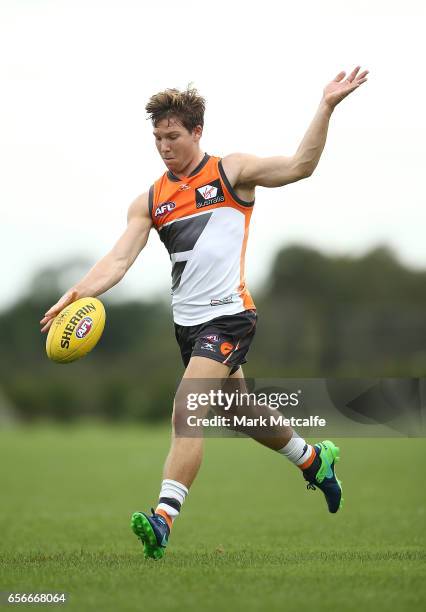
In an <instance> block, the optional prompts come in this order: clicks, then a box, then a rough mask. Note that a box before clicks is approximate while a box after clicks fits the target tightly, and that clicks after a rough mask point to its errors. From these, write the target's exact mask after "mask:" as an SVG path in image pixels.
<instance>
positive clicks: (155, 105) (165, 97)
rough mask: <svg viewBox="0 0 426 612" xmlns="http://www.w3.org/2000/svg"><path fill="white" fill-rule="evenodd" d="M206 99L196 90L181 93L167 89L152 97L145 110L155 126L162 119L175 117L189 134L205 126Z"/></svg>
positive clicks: (190, 89) (188, 89)
mask: <svg viewBox="0 0 426 612" xmlns="http://www.w3.org/2000/svg"><path fill="white" fill-rule="evenodd" d="M205 108H206V101H205V99H204V98H203V97H202V96H200V95H199V94H198V91H197V90H196V89H194V88H189V86H188V88H187V89H185V91H179V89H165V90H164V91H160V92H159V93H157V94H155V95H153V96H151V97H150V99H149V101H148V104H147V105H146V106H145V110H146V112H147V113H148V115H149V116H148V119H151V121H152V124H153V125H154V126H156V125H157V123H158V122H159V121H161V120H162V119H169V118H170V117H175V118H176V119H177V120H178V121H179V123H181V124H182V125H183V126H184V127H185V128H186V129H187V130H188V132H192V130H193V129H194V128H195V127H196V126H197V125H201V127H202V126H203V125H204V111H205Z"/></svg>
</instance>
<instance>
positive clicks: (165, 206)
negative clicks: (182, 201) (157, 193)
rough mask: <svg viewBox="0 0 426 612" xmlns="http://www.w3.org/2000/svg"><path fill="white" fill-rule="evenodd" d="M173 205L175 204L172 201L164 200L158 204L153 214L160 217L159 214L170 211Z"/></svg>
mask: <svg viewBox="0 0 426 612" xmlns="http://www.w3.org/2000/svg"><path fill="white" fill-rule="evenodd" d="M175 207H176V204H175V203H174V202H164V204H160V206H158V208H156V209H155V216H156V217H160V216H161V215H164V214H166V213H167V212H172V210H173V209H174V208H175Z"/></svg>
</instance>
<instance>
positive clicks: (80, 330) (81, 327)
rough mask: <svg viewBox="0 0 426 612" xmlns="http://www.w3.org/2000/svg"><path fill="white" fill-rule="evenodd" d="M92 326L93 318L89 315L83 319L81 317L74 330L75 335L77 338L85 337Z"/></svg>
mask: <svg viewBox="0 0 426 612" xmlns="http://www.w3.org/2000/svg"><path fill="white" fill-rule="evenodd" d="M92 327H93V319H92V318H91V317H84V319H82V320H81V321H80V323H79V324H78V325H77V328H76V330H75V335H76V336H77V338H78V339H79V340H81V339H82V338H85V337H86V336H87V334H88V333H89V332H90V330H91V329H92Z"/></svg>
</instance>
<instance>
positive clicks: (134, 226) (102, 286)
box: [40, 193, 152, 332]
mask: <svg viewBox="0 0 426 612" xmlns="http://www.w3.org/2000/svg"><path fill="white" fill-rule="evenodd" d="M151 227H152V220H151V216H150V214H149V210H148V193H144V194H142V195H140V196H139V197H138V198H136V200H135V201H134V202H133V203H132V204H131V206H130V208H129V212H128V215H127V227H126V230H125V231H124V233H123V234H122V236H121V237H120V238H119V239H118V241H117V242H116V244H115V245H114V246H113V248H112V249H111V251H110V252H109V253H108V254H107V255H105V257H103V258H102V259H100V260H99V261H98V262H97V264H95V265H94V266H93V268H92V269H91V270H90V271H89V272H88V273H87V274H86V276H85V277H84V278H82V279H81V280H80V281H79V282H78V283H77V284H76V285H74V287H71V289H69V290H68V291H67V292H66V293H64V295H63V296H62V297H61V298H60V299H59V300H58V302H57V303H56V304H54V305H53V306H52V307H51V308H50V309H49V310H48V311H47V312H46V313H45V315H44V317H43V319H42V320H41V321H40V324H41V325H42V329H41V331H42V332H47V331H48V330H49V328H50V326H51V324H52V321H53V319H54V318H55V317H56V315H58V314H59V313H60V312H61V310H62V309H63V308H65V306H68V304H71V303H72V302H75V301H76V300H78V299H80V298H82V297H89V296H90V297H95V296H97V295H100V294H101V293H104V292H105V291H108V289H111V287H113V286H114V285H116V284H117V283H118V282H119V281H120V280H121V279H122V278H123V276H124V275H125V274H126V272H127V270H128V269H129V268H130V266H131V265H132V264H133V262H134V261H135V259H136V258H137V256H138V255H139V253H140V252H141V251H142V249H143V248H144V246H145V245H146V243H147V240H148V235H149V232H150V230H151Z"/></svg>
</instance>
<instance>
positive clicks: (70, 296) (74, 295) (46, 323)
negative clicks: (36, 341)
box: [40, 289, 81, 333]
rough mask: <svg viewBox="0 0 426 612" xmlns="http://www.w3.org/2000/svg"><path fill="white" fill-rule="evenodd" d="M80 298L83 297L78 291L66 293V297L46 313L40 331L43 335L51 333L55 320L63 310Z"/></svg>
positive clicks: (73, 290) (72, 290)
mask: <svg viewBox="0 0 426 612" xmlns="http://www.w3.org/2000/svg"><path fill="white" fill-rule="evenodd" d="M80 297H81V296H80V295H79V293H78V291H77V289H71V290H70V291H67V292H66V293H64V295H63V296H62V297H61V298H60V299H59V300H58V301H57V302H56V304H54V305H53V306H52V307H51V308H49V310H48V311H47V312H46V313H45V315H44V317H43V318H42V320H41V321H40V325H42V326H43V327H42V328H41V330H40V331H41V333H45V332H47V331H49V329H50V326H51V325H52V322H53V319H54V318H55V317H56V316H57V315H58V314H59V313H60V312H61V310H62V309H63V308H65V306H68V304H72V302H75V301H76V300H78V299H79V298H80Z"/></svg>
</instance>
